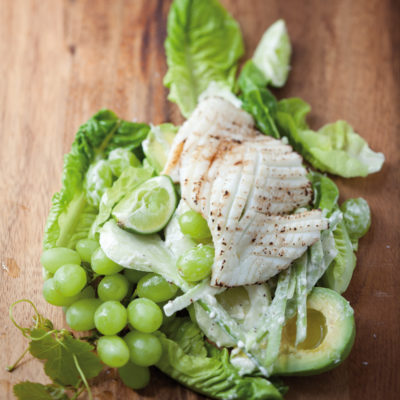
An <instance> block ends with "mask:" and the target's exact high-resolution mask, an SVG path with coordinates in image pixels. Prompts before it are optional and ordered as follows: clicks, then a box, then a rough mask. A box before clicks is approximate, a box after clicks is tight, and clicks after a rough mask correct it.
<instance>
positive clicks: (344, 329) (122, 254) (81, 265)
mask: <svg viewBox="0 0 400 400" xmlns="http://www.w3.org/2000/svg"><path fill="white" fill-rule="evenodd" d="M165 49H166V57H167V63H168V72H167V74H166V76H165V79H164V83H165V86H166V87H167V88H169V90H170V92H169V97H168V98H169V100H170V101H172V102H175V103H176V104H177V105H178V107H179V109H180V111H181V113H182V115H183V116H184V117H186V119H187V120H186V122H185V123H184V124H183V125H182V126H181V127H179V126H175V125H173V124H171V123H164V124H161V125H157V126H154V125H151V124H147V123H137V122H131V121H125V120H122V119H120V118H119V117H118V116H117V115H116V114H115V113H113V112H112V111H110V110H101V111H99V112H98V113H97V114H95V115H94V116H93V117H92V118H90V119H89V120H88V121H87V122H86V123H85V124H83V125H82V126H81V127H80V128H79V130H78V132H77V134H76V137H75V140H74V142H73V143H72V146H71V151H70V152H69V153H68V154H67V155H66V156H65V159H64V169H63V177H62V187H61V190H60V191H59V192H58V193H56V194H55V195H54V197H53V199H52V207H51V210H50V213H49V216H48V219H47V222H46V227H45V235H44V240H43V253H42V256H41V263H42V265H43V276H44V285H43V296H44V298H45V299H46V301H47V302H48V303H50V304H52V305H55V306H59V307H63V310H64V312H65V318H66V322H67V324H68V326H69V327H70V328H71V329H72V330H73V331H75V332H86V333H85V334H84V335H86V336H82V335H78V336H79V338H78V337H77V335H74V334H73V333H72V332H71V331H69V330H66V329H61V330H59V329H55V328H54V327H53V325H52V323H51V321H49V320H47V319H46V318H45V317H43V316H42V315H41V314H40V313H39V311H38V310H37V309H36V307H35V306H34V305H33V304H32V303H30V302H29V301H28V300H23V301H28V302H29V303H30V304H31V305H32V307H33V308H34V311H35V317H34V324H33V326H31V327H21V326H19V325H18V323H17V322H16V321H15V320H14V319H13V317H12V320H13V322H14V324H15V325H16V326H17V327H18V328H19V329H20V330H21V331H22V333H23V334H24V335H25V336H26V337H27V338H28V339H29V341H30V345H29V348H28V350H27V351H29V352H30V353H31V354H32V355H33V356H35V357H37V358H39V359H41V360H43V361H44V363H45V372H46V374H47V375H48V376H49V377H50V378H51V380H52V383H51V384H49V385H42V384H39V383H34V382H22V383H19V384H17V385H16V386H15V387H14V393H15V394H16V396H17V398H19V399H32V393H34V394H35V396H36V397H35V398H40V399H50V400H51V399H77V398H79V396H80V395H81V394H82V393H84V392H85V391H87V393H88V396H89V398H92V394H91V389H90V385H91V380H92V379H93V378H95V377H97V376H98V375H99V374H101V370H102V369H103V367H104V365H105V366H108V367H111V368H117V370H118V374H119V377H120V378H121V380H122V381H123V383H124V384H125V385H126V386H128V387H130V388H132V389H134V390H137V389H141V388H144V387H146V386H147V385H148V384H149V382H151V372H150V369H149V367H151V366H155V367H157V368H158V369H160V370H161V371H162V372H164V373H165V374H167V375H168V376H170V377H172V378H173V379H175V380H176V381H177V382H179V383H181V384H183V385H185V386H187V387H188V388H190V389H192V390H194V391H196V392H199V393H202V394H204V395H206V396H208V397H210V398H215V399H249V400H251V399H253V400H256V399H259V400H261V399H282V398H283V396H284V394H285V393H286V391H287V390H288V388H287V387H286V386H285V384H284V380H282V378H281V377H283V376H288V375H289V376H290V375H312V374H318V373H321V372H325V371H328V370H330V369H332V368H334V367H336V366H337V365H339V364H340V363H341V362H343V361H344V360H345V358H346V357H347V356H348V354H349V352H350V351H351V348H352V345H353V342H354V337H355V324H354V317H353V309H352V307H351V306H350V304H349V302H348V301H347V300H346V299H345V298H344V297H343V296H342V293H344V292H345V291H346V289H347V287H348V286H349V284H350V281H351V278H352V274H353V271H354V268H355V266H356V251H357V248H358V241H359V239H360V238H361V237H362V236H364V235H365V234H366V233H367V231H368V229H369V227H370V224H371V214H370V209H369V207H368V203H367V201H366V200H364V199H362V198H357V199H348V200H346V201H345V202H343V203H342V204H339V203H338V198H339V191H338V188H337V186H336V185H335V183H334V181H333V180H331V179H330V178H329V177H328V176H327V175H326V174H325V173H329V174H332V175H337V176H341V177H345V178H350V177H366V176H367V175H368V174H371V173H375V172H378V171H379V170H380V169H381V167H382V164H383V162H384V156H383V154H381V153H376V152H374V151H373V150H371V149H370V148H369V146H368V144H367V143H366V142H365V140H363V139H362V137H361V136H359V135H358V134H357V133H356V132H354V130H353V128H352V127H351V125H350V124H348V123H347V122H345V121H337V122H335V123H330V124H327V125H325V126H323V127H321V128H320V129H319V130H318V131H315V130H312V129H311V128H310V127H309V126H308V124H307V120H306V117H307V114H308V113H309V112H310V106H309V105H308V104H307V103H306V102H304V101H303V100H301V99H299V98H287V99H281V100H278V99H277V98H276V97H275V96H274V95H273V93H272V92H271V91H270V88H271V87H282V86H283V85H284V84H285V82H286V80H287V78H288V74H289V72H290V56H291V44H290V38H289V35H288V32H287V28H286V25H285V22H284V21H283V20H278V21H277V22H275V23H274V24H273V25H272V26H270V27H269V28H268V29H267V30H266V31H265V33H264V35H263V36H262V38H261V40H260V42H259V44H258V46H257V48H256V50H255V52H254V55H253V57H252V58H251V59H249V60H247V61H246V62H245V63H244V64H243V66H242V68H241V69H240V71H238V70H239V60H240V59H241V57H242V56H243V53H244V45H243V38H242V34H241V31H240V27H239V25H238V23H237V22H236V21H235V20H234V19H233V18H232V17H231V16H230V14H229V13H228V12H227V11H226V10H225V9H224V8H223V7H222V6H221V5H220V4H219V2H218V1H217V0H204V1H201V2H200V1H193V0H174V2H173V3H172V5H171V9H170V12H169V16H168V26H167V39H166V42H165ZM20 302H21V301H20ZM17 303H19V302H17ZM17 303H15V304H13V305H12V307H11V312H10V314H11V316H12V309H13V307H15V306H16V304H17ZM88 331H89V333H87V332H88ZM15 365H16V364H15ZM15 365H14V366H12V367H10V370H12V369H13V368H14V367H15Z"/></svg>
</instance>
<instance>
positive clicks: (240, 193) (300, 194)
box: [163, 97, 328, 287]
mask: <svg viewBox="0 0 400 400" xmlns="http://www.w3.org/2000/svg"><path fill="white" fill-rule="evenodd" d="M163 174H167V175H170V176H171V178H172V179H173V180H174V181H175V182H180V184H181V192H182V199H183V200H185V201H186V202H187V203H188V205H189V207H190V208H192V209H193V210H195V211H197V212H199V213H200V214H201V215H202V216H203V217H204V218H205V219H206V220H207V223H208V226H209V228H210V231H211V234H212V239H213V242H214V246H215V259H214V264H213V268H212V276H211V285H213V286H228V287H230V286H241V285H251V284H254V283H260V282H265V281H266V280H268V279H269V278H271V277H272V276H274V275H276V274H277V273H279V272H280V271H282V270H283V269H285V268H287V267H288V266H289V265H290V264H291V262H292V261H293V260H295V259H296V258H298V257H300V256H301V255H302V254H303V253H304V252H305V251H306V249H307V247H308V246H310V245H312V244H313V243H315V242H316V241H317V240H318V239H319V237H320V231H321V230H323V229H326V228H327V227H328V224H327V221H326V219H325V218H323V217H322V214H321V211H319V210H312V211H307V212H301V213H296V214H290V215H289V214H288V213H291V212H293V211H294V210H296V209H297V208H299V207H302V206H306V205H308V204H309V203H310V201H311V199H312V194H313V193H312V189H311V184H310V182H309V180H308V179H307V177H306V174H307V171H306V169H305V168H304V167H303V166H302V158H301V156H300V155H299V154H298V153H296V152H294V151H293V150H292V148H291V147H290V146H288V145H286V144H284V143H283V142H282V141H280V140H276V139H273V138H271V137H269V136H265V135H263V134H261V133H260V132H258V131H257V130H256V129H255V127H254V121H253V118H252V117H251V116H250V115H249V114H248V113H246V112H245V111H243V110H240V109H238V108H236V107H234V106H233V105H232V104H231V103H229V102H227V101H225V100H223V99H221V98H217V97H213V98H208V99H206V100H204V101H202V102H201V103H200V104H199V105H198V106H197V108H196V110H195V111H194V112H193V114H192V115H191V117H190V118H189V119H188V120H187V121H186V122H185V123H184V124H183V126H182V127H181V129H180V130H179V132H178V134H177V136H176V138H175V140H174V143H173V146H172V149H171V152H170V154H169V158H168V161H167V164H166V166H165V168H164V171H163Z"/></svg>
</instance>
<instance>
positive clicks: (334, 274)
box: [321, 220, 356, 293]
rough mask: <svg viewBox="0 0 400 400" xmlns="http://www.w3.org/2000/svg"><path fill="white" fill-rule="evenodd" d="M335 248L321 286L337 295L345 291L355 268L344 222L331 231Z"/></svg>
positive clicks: (350, 243) (351, 246) (354, 259)
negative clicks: (336, 252)
mask: <svg viewBox="0 0 400 400" xmlns="http://www.w3.org/2000/svg"><path fill="white" fill-rule="evenodd" d="M333 237H334V239H335V247H336V249H337V250H338V254H337V255H336V257H335V259H334V260H333V262H332V263H331V264H330V265H329V267H328V269H327V270H326V272H325V274H324V275H323V276H322V279H321V281H322V284H323V285H324V286H326V287H328V288H330V289H333V290H335V291H336V292H338V293H343V292H345V291H346V289H347V287H348V286H349V284H350V281H351V278H352V276H353V271H354V268H355V267H356V256H355V254H354V251H353V245H352V242H351V240H350V237H349V234H348V233H347V229H346V226H345V223H344V221H343V220H342V221H340V222H339V223H338V224H337V226H336V229H335V230H334V231H333Z"/></svg>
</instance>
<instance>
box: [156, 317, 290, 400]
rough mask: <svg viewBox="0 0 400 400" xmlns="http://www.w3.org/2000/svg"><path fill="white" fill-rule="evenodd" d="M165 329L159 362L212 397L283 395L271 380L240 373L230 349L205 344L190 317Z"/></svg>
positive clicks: (166, 370) (251, 398) (248, 399)
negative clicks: (220, 348)
mask: <svg viewBox="0 0 400 400" xmlns="http://www.w3.org/2000/svg"><path fill="white" fill-rule="evenodd" d="M165 332H166V333H161V332H158V333H157V335H158V337H159V338H160V340H161V343H162V346H163V354H162V356H161V359H160V361H159V362H158V363H157V364H156V366H157V367H158V368H159V369H160V370H161V371H162V372H164V373H165V374H167V375H169V376H170V377H172V378H173V379H175V380H177V381H178V382H180V383H182V384H183V385H185V386H188V387H189V388H191V389H192V390H195V391H197V392H199V393H202V394H204V395H206V396H209V397H211V398H213V399H228V398H229V399H243V400H244V399H246V400H256V399H257V400H261V399H282V396H281V394H280V392H279V391H278V389H276V388H275V387H274V385H273V384H272V383H271V382H269V381H268V380H266V379H264V378H261V377H254V376H246V377H242V376H240V375H239V374H238V372H237V370H236V368H235V367H233V366H232V365H231V364H230V362H229V353H228V351H227V349H223V350H218V349H217V348H215V347H213V346H211V345H206V343H205V342H204V339H203V334H202V333H201V331H200V329H199V328H198V327H197V326H196V325H195V324H193V323H192V322H191V321H190V320H189V319H181V318H177V319H175V320H173V321H172V325H170V326H169V327H168V328H167V329H165Z"/></svg>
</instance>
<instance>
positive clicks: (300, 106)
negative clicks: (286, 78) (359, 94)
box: [276, 98, 385, 178]
mask: <svg viewBox="0 0 400 400" xmlns="http://www.w3.org/2000/svg"><path fill="white" fill-rule="evenodd" d="M277 110H278V111H277V113H276V121H277V124H278V127H279V129H280V130H281V133H282V134H284V135H286V136H287V137H288V139H289V141H290V143H291V144H292V145H293V147H294V148H295V149H296V151H298V152H299V153H300V154H302V155H303V157H304V158H305V159H306V160H307V161H308V162H309V163H310V164H311V165H312V166H313V167H315V168H317V169H319V170H320V171H323V172H329V173H331V174H335V175H339V176H343V177H345V178H352V177H357V176H367V175H368V174H371V173H374V172H377V171H379V170H380V169H381V167H382V164H383V162H384V160H385V157H384V155H383V154H382V153H375V152H374V151H372V150H371V149H370V148H369V147H368V144H367V142H366V141H365V140H364V139H362V138H361V136H359V135H358V134H357V133H355V132H354V130H353V128H352V127H351V126H350V125H349V124H348V123H347V122H345V121H337V122H335V123H332V124H327V125H325V126H323V127H322V128H321V129H319V130H318V132H315V131H312V130H310V129H308V128H307V124H306V122H305V117H306V114H307V113H308V112H309V111H310V106H309V105H307V104H306V103H305V102H303V101H302V100H300V99H297V98H293V99H286V100H282V101H280V102H278V106H277Z"/></svg>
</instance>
